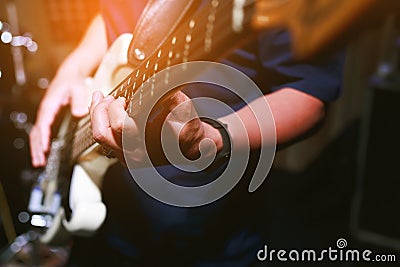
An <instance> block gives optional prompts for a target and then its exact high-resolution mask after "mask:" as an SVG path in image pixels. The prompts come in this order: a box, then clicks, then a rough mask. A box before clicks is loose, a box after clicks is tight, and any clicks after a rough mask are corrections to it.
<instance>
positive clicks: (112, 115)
mask: <svg viewBox="0 0 400 267" xmlns="http://www.w3.org/2000/svg"><path fill="white" fill-rule="evenodd" d="M125 107H126V104H125V98H123V97H119V98H117V99H116V100H115V101H113V102H112V103H111V104H110V106H109V108H108V117H109V121H110V126H111V129H112V131H113V132H114V133H115V134H117V135H119V136H121V135H122V130H123V127H124V121H125V118H126V116H127V115H128V114H127V113H126V111H125Z"/></svg>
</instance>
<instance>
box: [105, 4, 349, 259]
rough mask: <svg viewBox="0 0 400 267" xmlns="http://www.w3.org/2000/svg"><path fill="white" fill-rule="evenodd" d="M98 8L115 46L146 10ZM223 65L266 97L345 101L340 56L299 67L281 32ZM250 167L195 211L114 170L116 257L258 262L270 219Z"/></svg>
mask: <svg viewBox="0 0 400 267" xmlns="http://www.w3.org/2000/svg"><path fill="white" fill-rule="evenodd" d="M101 2H102V5H101V6H102V11H103V16H104V18H105V21H106V25H107V30H108V34H109V40H110V41H112V40H113V39H115V37H116V36H117V35H118V34H120V33H122V32H131V31H133V26H134V24H135V22H136V21H137V19H138V14H140V12H138V10H139V11H141V9H142V8H143V4H139V5H138V6H137V5H135V4H134V3H135V2H136V1H129V0H125V1H122V0H119V1H106V0H104V1H101ZM138 2H142V1H138ZM135 7H136V9H135ZM137 7H138V8H137ZM223 63H226V64H229V65H231V66H233V67H235V68H237V69H239V70H241V71H242V72H244V73H245V74H247V75H248V76H249V77H250V78H252V79H253V81H255V82H256V84H257V85H258V86H259V87H260V88H261V89H262V91H263V92H264V93H269V92H272V91H276V90H279V89H281V88H284V87H291V88H294V89H297V90H299V91H302V92H305V93H307V94H309V95H312V96H314V97H317V98H319V99H321V100H322V101H324V102H329V101H333V100H335V99H336V98H338V96H339V95H340V84H341V78H342V68H343V56H342V55H341V54H337V55H333V56H332V57H331V58H327V59H326V60H324V61H323V62H319V63H318V64H307V63H304V62H297V61H296V60H295V59H294V58H293V55H292V53H291V50H290V34H289V33H288V32H287V31H285V30H282V29H275V30H270V31H265V32H262V33H261V34H260V35H259V36H258V38H257V39H256V40H255V41H254V42H252V43H250V44H249V45H247V46H245V47H243V48H241V49H238V50H236V51H235V52H234V53H233V54H232V55H231V56H230V57H229V58H227V59H225V60H223ZM185 92H186V93H187V94H188V95H190V96H196V95H199V94H200V92H201V94H205V95H207V96H212V97H215V98H218V99H225V98H226V92H225V91H224V90H223V89H221V90H216V89H215V88H212V89H210V88H209V87H204V86H203V87H202V86H191V87H189V88H187V89H185ZM235 104H237V103H232V105H235ZM239 106H240V105H239ZM252 157H255V158H256V157H257V155H252ZM251 165H252V164H250V166H249V167H248V169H247V172H246V174H245V175H244V177H243V178H242V179H241V181H240V182H239V184H238V185H237V186H236V187H235V189H234V190H233V191H231V192H230V193H229V194H228V195H227V196H225V197H223V198H222V199H220V200H218V201H216V202H213V203H211V204H208V205H206V206H201V207H196V208H180V207H174V206H169V205H167V204H164V203H161V202H159V201H157V200H155V199H153V198H152V197H150V196H148V195H147V194H146V193H145V192H143V191H142V190H141V189H140V188H139V187H138V185H137V184H136V183H135V181H134V180H133V179H132V178H131V177H130V175H129V173H128V172H127V171H126V170H122V168H121V167H114V169H113V174H112V176H111V175H110V176H109V177H106V179H105V185H104V187H103V188H104V199H105V202H106V204H107V206H108V212H109V213H108V217H107V221H106V223H105V225H104V227H103V233H102V234H103V235H104V236H105V238H106V239H107V242H108V244H110V247H111V250H115V251H118V253H120V254H121V255H124V257H127V259H128V261H129V262H130V263H131V264H132V265H134V264H138V266H144V265H146V266H159V265H162V266H169V265H171V264H172V265H173V266H248V265H250V264H251V263H253V262H256V261H257V258H256V253H257V251H258V250H259V249H260V248H262V247H263V244H264V243H265V236H264V233H265V223H264V222H265V220H266V218H267V216H268V214H265V209H264V205H265V201H264V198H263V190H262V187H261V189H260V190H257V191H256V192H255V193H252V194H249V193H248V191H247V186H248V184H249V177H251V175H248V174H251V171H252V168H253V166H251ZM219 171H221V170H216V171H214V173H211V174H210V173H197V174H194V175H192V176H190V177H189V179H199V180H210V179H211V180H212V178H213V177H217V176H218V174H219ZM159 172H160V173H162V174H163V176H164V177H165V178H167V179H168V180H170V181H175V182H177V183H180V182H181V181H185V180H187V179H188V174H187V173H185V172H182V171H179V170H176V169H174V168H173V167H172V166H163V167H160V168H159Z"/></svg>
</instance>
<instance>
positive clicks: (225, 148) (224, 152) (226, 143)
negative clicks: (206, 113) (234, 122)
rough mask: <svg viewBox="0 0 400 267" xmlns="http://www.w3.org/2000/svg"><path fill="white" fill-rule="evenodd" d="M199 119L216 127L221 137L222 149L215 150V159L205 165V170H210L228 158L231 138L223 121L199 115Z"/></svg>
mask: <svg viewBox="0 0 400 267" xmlns="http://www.w3.org/2000/svg"><path fill="white" fill-rule="evenodd" d="M200 120H201V121H203V122H205V123H207V124H210V125H211V126H212V127H214V128H215V129H217V130H218V131H219V132H220V134H221V137H222V144H223V145H222V149H221V150H220V151H219V152H217V155H215V159H214V161H213V163H212V164H211V165H210V166H209V167H207V169H206V171H212V170H214V169H216V168H218V167H220V166H221V165H222V164H223V163H225V162H226V161H227V160H229V158H230V156H231V140H230V137H229V133H228V130H227V128H228V125H227V124H225V123H222V122H220V121H218V120H215V119H211V118H206V117H200Z"/></svg>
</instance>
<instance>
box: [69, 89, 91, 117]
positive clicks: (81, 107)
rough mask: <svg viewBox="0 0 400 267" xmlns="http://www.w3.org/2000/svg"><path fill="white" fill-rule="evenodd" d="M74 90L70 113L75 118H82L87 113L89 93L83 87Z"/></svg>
mask: <svg viewBox="0 0 400 267" xmlns="http://www.w3.org/2000/svg"><path fill="white" fill-rule="evenodd" d="M78 87H79V88H74V90H72V95H71V113H72V115H73V116H75V117H78V118H80V117H83V116H84V115H86V114H87V113H88V100H89V99H90V92H89V90H88V89H87V88H85V87H84V86H78Z"/></svg>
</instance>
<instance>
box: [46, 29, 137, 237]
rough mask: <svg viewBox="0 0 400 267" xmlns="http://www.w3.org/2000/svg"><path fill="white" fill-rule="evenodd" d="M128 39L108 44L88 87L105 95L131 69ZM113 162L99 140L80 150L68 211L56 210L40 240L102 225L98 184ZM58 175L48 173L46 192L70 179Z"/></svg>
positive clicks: (83, 233)
mask: <svg viewBox="0 0 400 267" xmlns="http://www.w3.org/2000/svg"><path fill="white" fill-rule="evenodd" d="M131 39H132V35H131V34H123V35H121V36H120V37H119V38H118V39H116V40H115V42H114V43H113V44H112V45H111V46H110V48H109V50H108V52H107V54H106V55H105V57H104V58H103V61H102V63H101V64H100V66H99V68H98V70H97V72H96V74H95V75H94V77H92V78H88V79H87V85H88V88H89V90H91V91H95V90H100V91H102V92H103V94H105V95H107V94H109V93H110V91H111V90H112V89H113V88H114V87H115V86H116V85H117V84H118V83H119V81H121V80H122V79H123V78H124V77H126V76H127V75H128V74H129V73H130V72H132V68H130V67H129V65H128V63H127V62H128V61H127V50H128V47H129V44H130V42H131ZM88 105H89V103H88ZM69 121H70V118H66V119H64V121H63V122H62V126H61V127H60V131H59V134H58V137H57V140H58V141H60V140H63V139H65V138H66V136H68V135H69V134H71V133H70V129H68V125H69ZM84 122H85V121H82V120H81V121H79V122H78V124H77V125H76V129H77V130H79V129H80V128H81V127H83V125H81V124H83V123H84ZM64 143H66V142H64ZM64 145H65V146H68V145H71V144H64ZM64 149H65V148H64ZM50 153H51V152H50ZM116 162H117V160H116V159H110V158H107V157H105V156H104V155H103V154H102V149H101V147H100V146H99V145H98V144H94V145H92V146H90V147H89V148H88V149H86V150H85V151H84V152H83V153H82V154H81V156H80V157H79V158H78V159H77V160H76V162H74V165H73V167H72V168H73V169H72V175H71V177H70V184H69V186H67V187H68V188H69V190H67V193H68V192H69V203H68V205H69V209H70V211H68V212H66V211H67V210H66V209H68V207H63V206H61V207H60V208H59V209H58V210H57V212H56V214H55V216H54V218H53V220H52V223H51V225H50V227H49V228H48V229H47V230H46V231H45V233H44V234H43V235H42V236H41V238H40V239H41V242H43V243H46V244H62V243H65V241H66V240H67V239H68V238H69V236H70V234H73V235H81V236H90V235H92V234H93V233H94V232H95V231H96V230H97V229H98V228H99V227H100V226H101V224H102V223H103V222H104V220H105V218H106V213H107V212H106V206H105V205H104V203H103V202H102V197H101V191H100V188H101V185H102V180H103V176H104V174H105V173H106V171H107V169H108V168H109V167H110V166H111V165H112V164H114V163H116ZM63 164H66V165H70V164H69V163H65V162H60V163H59V164H58V165H63ZM60 179H64V178H62V175H60V174H58V175H57V177H49V180H50V182H49V184H48V186H47V189H46V191H45V195H50V196H51V195H53V193H54V188H55V187H57V183H58V184H60V183H64V184H65V183H69V181H68V177H67V179H64V181H60ZM65 180H67V181H65ZM55 184H56V185H55ZM49 185H51V186H49ZM64 186H65V185H64ZM68 213H70V214H69V216H67V215H66V214H68ZM68 217H69V218H68Z"/></svg>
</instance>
